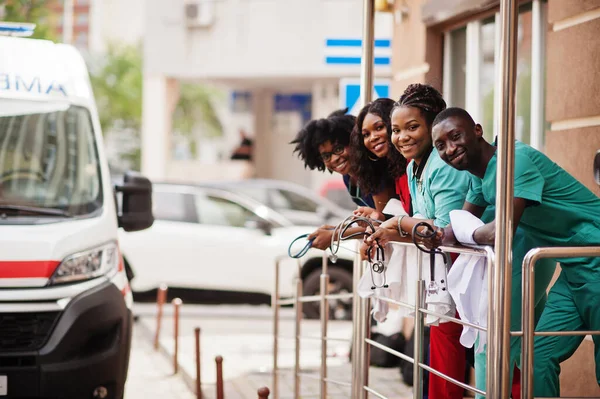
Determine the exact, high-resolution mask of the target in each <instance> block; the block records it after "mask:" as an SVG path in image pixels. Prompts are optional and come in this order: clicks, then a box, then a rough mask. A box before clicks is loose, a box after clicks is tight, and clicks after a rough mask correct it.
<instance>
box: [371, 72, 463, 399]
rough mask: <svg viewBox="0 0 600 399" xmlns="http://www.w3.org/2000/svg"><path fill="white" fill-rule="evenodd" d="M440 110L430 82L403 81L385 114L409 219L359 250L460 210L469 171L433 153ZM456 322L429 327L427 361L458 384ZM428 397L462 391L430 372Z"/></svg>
mask: <svg viewBox="0 0 600 399" xmlns="http://www.w3.org/2000/svg"><path fill="white" fill-rule="evenodd" d="M445 108H446V102H445V101H444V99H443V98H442V95H441V94H440V93H439V92H438V91H437V90H436V89H435V88H433V87H432V86H429V85H424V84H411V85H409V86H408V87H407V88H406V90H405V91H404V93H403V94H402V96H401V97H400V99H399V100H398V101H397V102H396V103H395V105H394V107H393V109H392V113H391V126H392V134H391V142H392V144H393V146H394V147H395V149H396V150H398V151H399V152H400V153H401V154H402V155H403V156H404V157H405V158H406V159H411V161H410V163H409V164H408V167H407V170H406V174H407V177H408V186H409V190H410V197H411V201H412V211H413V213H414V216H415V217H408V216H397V217H394V218H392V219H389V220H387V221H386V222H385V223H383V224H381V226H380V227H379V228H378V229H377V230H376V231H375V232H374V233H373V234H372V235H371V236H370V237H368V238H367V239H366V240H365V245H364V248H363V254H366V251H368V250H370V249H369V247H370V246H372V245H373V244H374V243H375V240H377V241H378V242H379V245H385V244H386V243H387V242H389V241H407V238H406V237H407V236H408V235H409V233H410V232H412V229H413V227H414V226H415V225H416V224H417V223H419V222H424V221H425V222H428V223H429V224H431V225H434V226H439V227H444V226H447V225H448V224H449V223H450V216H449V213H450V211H451V210H454V209H461V208H462V205H463V202H464V200H465V197H466V195H467V191H468V188H469V181H470V178H469V175H468V174H467V173H464V172H461V171H458V170H456V169H454V168H452V167H449V166H448V165H447V164H446V163H445V162H444V161H442V159H441V158H440V157H439V155H438V154H437V151H433V141H432V138H431V129H432V124H433V120H434V119H435V117H436V116H437V114H438V113H440V112H441V111H443V110H444V109H445ZM461 332H462V326H461V325H460V324H456V323H453V322H447V323H440V324H439V325H438V326H431V329H430V349H429V364H430V366H431V367H432V368H434V369H435V370H438V371H439V372H441V373H443V374H445V375H447V376H449V377H452V378H453V379H455V380H457V381H460V382H464V381H465V368H466V353H465V348H464V347H463V346H462V345H461V344H460V341H459V339H460V335H461ZM428 393H429V394H428V397H429V398H433V399H459V398H460V399H462V398H463V389H462V388H461V387H459V386H457V385H454V384H452V383H450V382H448V381H446V380H445V379H443V378H441V377H438V376H436V375H434V374H430V375H429V389H428Z"/></svg>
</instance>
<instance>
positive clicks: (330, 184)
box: [319, 178, 357, 210]
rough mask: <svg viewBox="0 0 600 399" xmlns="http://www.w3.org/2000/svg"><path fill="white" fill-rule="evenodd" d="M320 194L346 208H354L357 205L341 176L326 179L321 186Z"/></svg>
mask: <svg viewBox="0 0 600 399" xmlns="http://www.w3.org/2000/svg"><path fill="white" fill-rule="evenodd" d="M319 195H320V196H321V197H323V198H327V199H328V200H329V201H331V202H333V203H334V204H337V205H338V206H340V207H342V208H344V209H349V210H353V209H356V207H357V205H356V204H355V203H354V202H353V201H352V198H351V197H350V195H348V189H347V188H346V185H345V184H344V181H343V180H342V179H341V178H337V179H329V180H326V181H324V182H323V183H322V184H321V186H320V187H319Z"/></svg>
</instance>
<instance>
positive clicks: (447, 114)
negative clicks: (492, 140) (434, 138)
mask: <svg viewBox="0 0 600 399" xmlns="http://www.w3.org/2000/svg"><path fill="white" fill-rule="evenodd" d="M452 117H458V118H461V119H463V120H465V121H467V122H468V123H469V126H471V127H474V126H475V121H474V120H473V118H472V117H471V115H469V113H468V112H467V111H466V110H464V109H463V108H459V107H450V108H446V109H445V110H443V111H442V112H440V113H439V114H437V116H436V117H435V119H434V120H433V124H432V125H431V127H432V128H433V127H434V126H435V125H437V124H440V123H442V122H443V121H445V120H446V119H448V118H452Z"/></svg>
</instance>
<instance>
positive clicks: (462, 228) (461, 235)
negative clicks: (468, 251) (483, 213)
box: [449, 209, 485, 245]
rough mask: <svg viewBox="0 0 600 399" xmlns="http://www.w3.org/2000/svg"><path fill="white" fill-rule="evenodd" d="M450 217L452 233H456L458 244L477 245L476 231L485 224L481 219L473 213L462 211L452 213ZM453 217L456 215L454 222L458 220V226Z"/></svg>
mask: <svg viewBox="0 0 600 399" xmlns="http://www.w3.org/2000/svg"><path fill="white" fill-rule="evenodd" d="M449 215H450V221H451V223H450V224H451V225H452V232H453V233H454V237H456V239H457V240H458V242H460V243H462V244H471V245H477V243H476V242H475V240H474V239H473V233H475V230H477V229H478V228H480V227H481V226H483V225H484V224H485V223H483V222H482V221H481V219H479V218H478V217H476V216H475V215H473V214H472V213H470V212H467V211H463V210H460V209H458V210H454V211H450V214H449ZM452 215H454V220H456V222H457V224H454V223H453V222H452V220H453V217H452ZM457 227H458V228H457Z"/></svg>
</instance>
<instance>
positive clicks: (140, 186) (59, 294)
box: [0, 23, 153, 399]
mask: <svg viewBox="0 0 600 399" xmlns="http://www.w3.org/2000/svg"><path fill="white" fill-rule="evenodd" d="M32 28H33V26H31V25H30V24H19V25H17V24H10V23H1V24H0V32H1V33H3V35H0V399H1V398H2V397H9V398H53V399H67V398H68V399H70V398H77V399H82V398H107V399H112V398H114V399H120V398H123V396H124V385H125V380H126V378H127V368H128V362H129V352H130V346H131V329H132V312H131V307H132V295H131V290H130V288H129V284H128V281H127V277H126V273H125V270H124V264H123V258H122V256H121V253H120V251H119V245H118V241H117V232H118V229H119V228H122V229H124V230H126V231H136V230H141V229H145V228H147V227H149V226H151V225H152V223H153V217H152V211H151V209H152V207H151V191H152V186H151V184H150V182H149V180H148V179H146V178H144V177H143V176H141V175H139V174H136V173H127V174H125V176H124V178H123V181H122V183H120V184H118V185H113V184H112V183H111V177H110V175H109V169H108V163H107V160H106V155H105V154H104V149H103V143H102V134H101V131H100V123H99V118H98V112H97V109H96V104H95V101H94V97H93V94H92V88H91V85H90V81H89V77H88V71H87V68H86V65H85V63H84V60H83V58H82V56H81V55H80V54H79V52H78V51H77V50H76V49H75V48H74V47H72V46H69V45H64V44H55V43H53V42H50V41H45V40H34V39H30V38H26V37H17V36H18V35H26V34H27V33H28V32H29V33H31V29H32ZM7 34H8V35H7Z"/></svg>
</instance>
